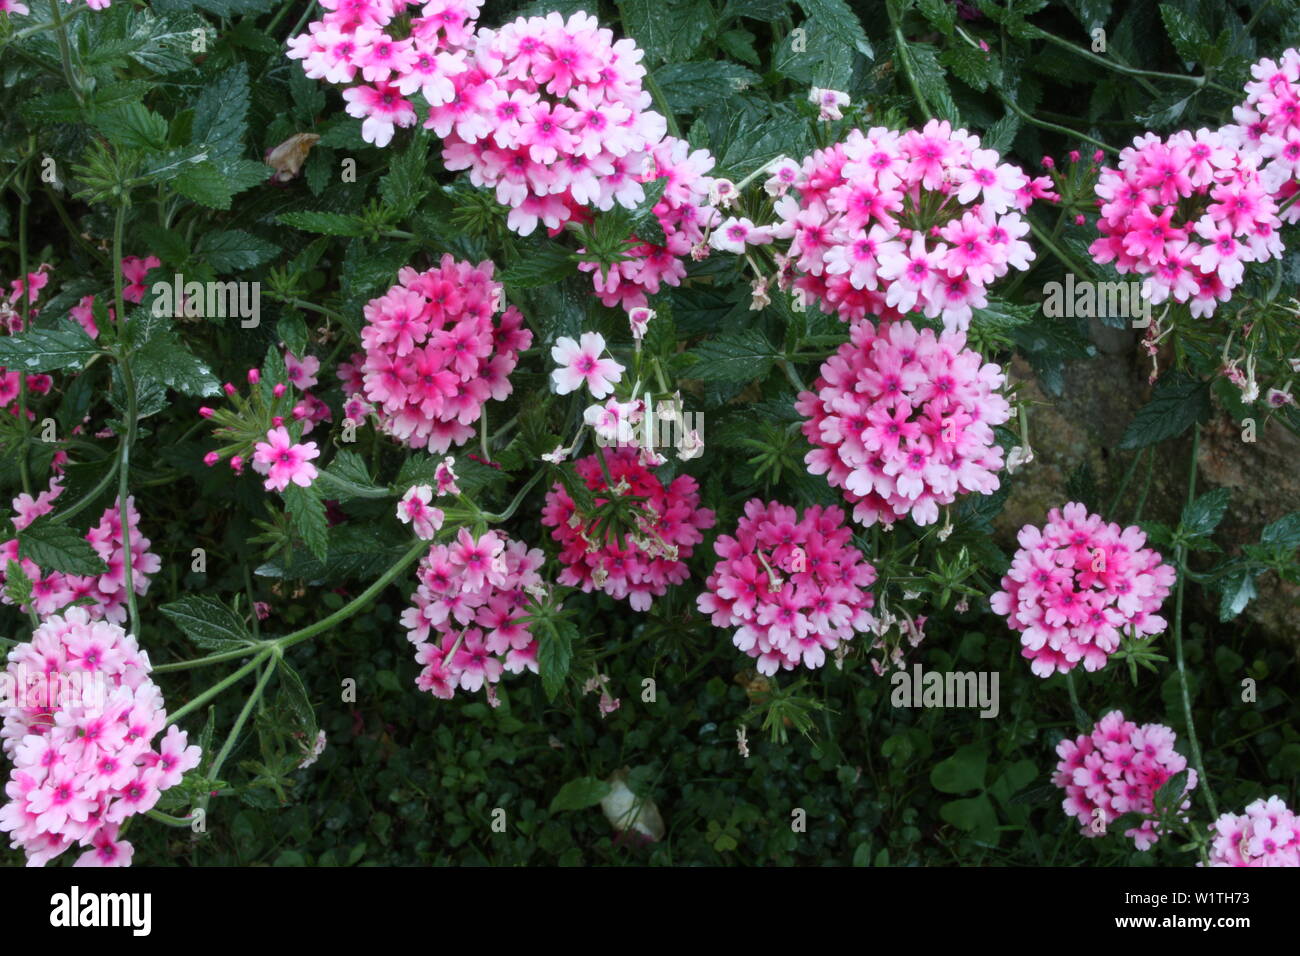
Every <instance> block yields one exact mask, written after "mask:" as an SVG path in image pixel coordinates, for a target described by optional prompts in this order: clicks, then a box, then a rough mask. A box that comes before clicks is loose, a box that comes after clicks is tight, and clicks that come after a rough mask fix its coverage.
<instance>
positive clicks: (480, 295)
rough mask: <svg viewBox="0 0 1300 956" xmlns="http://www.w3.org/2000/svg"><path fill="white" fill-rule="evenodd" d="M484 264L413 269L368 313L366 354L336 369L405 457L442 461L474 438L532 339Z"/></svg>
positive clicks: (446, 259)
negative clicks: (429, 455) (407, 450)
mask: <svg viewBox="0 0 1300 956" xmlns="http://www.w3.org/2000/svg"><path fill="white" fill-rule="evenodd" d="M492 270H493V266H492V263H491V262H481V263H479V264H478V265H477V266H474V265H470V264H469V263H468V262H458V261H456V260H454V259H453V258H452V257H451V256H450V255H445V256H443V257H442V262H441V264H440V265H438V266H435V267H433V268H431V269H428V270H426V271H424V272H416V271H415V270H414V269H412V268H410V267H406V268H403V269H402V270H401V271H400V272H398V274H397V278H398V284H397V285H395V286H393V287H392V288H391V289H389V290H388V291H387V292H386V293H384V294H383V295H382V296H380V297H379V298H377V299H372V300H371V301H370V302H369V303H368V304H367V305H366V307H365V319H366V324H365V327H364V328H363V329H362V330H361V344H362V345H363V346H365V353H364V354H362V353H358V354H356V355H354V356H353V357H352V361H351V363H350V364H349V363H343V364H341V365H340V366H339V376H340V377H341V378H342V379H343V383H344V391H345V392H346V393H347V394H348V397H349V399H357V398H359V399H362V400H363V401H364V402H366V403H368V405H369V406H370V407H371V408H372V409H373V411H374V414H375V415H376V417H377V418H378V420H379V425H380V427H381V429H382V430H383V431H385V432H387V433H388V434H390V435H392V436H393V437H394V438H397V439H398V440H399V441H401V442H403V443H405V444H407V445H409V446H410V447H412V448H427V449H428V450H429V451H432V452H438V453H439V454H441V453H442V452H445V451H446V450H447V449H448V448H449V447H451V446H452V445H453V444H455V445H461V444H464V443H465V442H466V441H467V440H469V439H470V438H471V437H472V436H473V435H474V429H473V427H472V425H473V424H474V422H476V421H478V419H479V416H480V415H482V413H483V405H484V404H485V403H486V402H487V400H488V399H489V398H492V399H496V400H497V401H501V400H502V399H504V398H505V397H506V396H508V395H509V394H510V392H511V386H510V380H509V375H510V373H511V372H513V371H514V369H515V365H516V364H517V363H518V361H519V352H520V351H521V350H523V349H526V348H528V346H529V344H530V343H531V342H532V340H533V334H532V333H531V332H529V331H528V330H527V329H525V328H524V327H523V324H524V318H523V315H521V314H520V312H519V310H518V309H516V308H515V307H514V306H510V307H509V308H508V309H506V310H505V313H504V314H502V315H501V316H500V317H499V318H496V319H495V321H494V319H493V316H495V315H496V313H498V312H500V311H501V309H502V308H503V306H504V289H503V287H502V285H501V283H499V282H496V281H494V280H493V279H492Z"/></svg>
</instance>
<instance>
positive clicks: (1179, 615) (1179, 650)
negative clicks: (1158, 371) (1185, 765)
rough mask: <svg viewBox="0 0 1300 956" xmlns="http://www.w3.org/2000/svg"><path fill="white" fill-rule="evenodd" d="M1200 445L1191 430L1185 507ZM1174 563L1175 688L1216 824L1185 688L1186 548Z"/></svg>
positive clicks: (1196, 432)
mask: <svg viewBox="0 0 1300 956" xmlns="http://www.w3.org/2000/svg"><path fill="white" fill-rule="evenodd" d="M1200 445H1201V426H1200V425H1199V424H1197V425H1194V426H1193V431H1192V461H1191V464H1190V465H1189V466H1188V469H1187V504H1188V505H1191V503H1192V501H1193V500H1194V499H1195V498H1196V458H1197V454H1198V453H1199V451H1200ZM1174 562H1175V564H1176V565H1177V567H1178V583H1177V585H1176V588H1177V590H1176V591H1175V592H1174V650H1175V654H1176V659H1177V664H1178V686H1179V688H1180V689H1181V692H1182V698H1183V720H1184V721H1185V722H1186V724H1187V739H1188V742H1189V743H1190V744H1191V748H1192V766H1194V767H1195V768H1196V776H1197V783H1198V785H1199V786H1198V789H1199V790H1200V791H1201V794H1202V796H1203V797H1204V799H1205V804H1206V806H1207V807H1208V808H1209V810H1210V818H1211V819H1213V820H1217V819H1218V818H1219V808H1218V804H1217V802H1216V801H1215V799H1214V791H1213V790H1212V789H1211V788H1210V778H1209V776H1207V775H1206V773H1205V763H1204V761H1203V760H1202V759H1201V742H1200V740H1198V739H1197V736H1196V724H1195V722H1194V721H1193V720H1192V695H1191V692H1190V691H1189V690H1188V688H1187V666H1186V664H1185V662H1184V659H1183V590H1184V586H1185V585H1186V582H1187V575H1186V562H1187V548H1186V546H1185V545H1182V544H1180V545H1178V547H1177V548H1175V549H1174Z"/></svg>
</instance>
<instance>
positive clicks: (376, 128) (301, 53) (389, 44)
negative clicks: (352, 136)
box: [287, 0, 483, 146]
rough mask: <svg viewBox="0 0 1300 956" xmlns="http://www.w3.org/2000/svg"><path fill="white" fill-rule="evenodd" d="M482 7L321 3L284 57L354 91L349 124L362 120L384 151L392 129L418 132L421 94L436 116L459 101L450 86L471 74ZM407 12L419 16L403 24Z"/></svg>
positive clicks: (356, 0) (396, 0) (438, 0)
mask: <svg viewBox="0 0 1300 956" xmlns="http://www.w3.org/2000/svg"><path fill="white" fill-rule="evenodd" d="M482 5H483V4H482V0H428V2H427V3H423V4H421V3H410V2H408V0H322V2H321V6H322V7H324V8H325V10H326V12H325V14H324V15H323V16H322V17H321V18H320V19H319V20H315V21H313V22H312V23H310V24H308V26H307V32H306V33H302V34H299V35H298V36H296V37H293V38H291V39H290V40H289V43H288V47H289V51H288V53H287V56H288V57H289V58H290V59H293V60H302V67H303V70H305V71H306V73H307V76H309V77H311V78H312V79H314V80H321V79H323V80H326V81H327V82H330V83H339V84H344V83H351V82H353V81H354V80H356V79H357V74H358V73H359V74H361V81H362V82H360V83H358V84H357V85H356V86H350V87H348V88H347V89H345V90H344V91H343V99H344V100H346V101H347V104H348V105H347V111H348V115H349V116H355V117H356V118H358V119H360V120H362V121H363V122H362V124H361V135H362V138H364V139H365V141H366V142H367V143H374V144H375V145H376V146H387V145H388V144H389V142H390V141H391V140H392V138H393V130H394V128H395V127H399V126H400V127H407V126H414V125H415V121H416V114H415V105H414V104H413V103H412V102H411V101H410V100H409V99H408V97H410V96H413V95H415V94H416V93H419V94H420V95H421V96H423V97H424V100H425V102H426V103H428V104H429V105H430V106H432V107H434V108H435V109H436V108H439V107H443V106H446V105H447V104H449V103H452V102H453V101H455V100H457V99H458V91H457V88H456V86H455V85H453V81H455V80H456V79H457V78H458V77H463V76H464V74H465V73H466V70H467V65H466V62H465V50H466V47H468V46H469V45H470V44H471V41H472V39H473V35H474V24H475V20H476V19H477V17H478V11H479V7H481V6H482ZM408 7H419V8H420V13H419V15H418V16H411V17H410V18H409V21H408V22H407V23H401V22H399V20H400V18H401V17H403V16H405V15H406V14H407V8H408Z"/></svg>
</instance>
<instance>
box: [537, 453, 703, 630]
mask: <svg viewBox="0 0 1300 956" xmlns="http://www.w3.org/2000/svg"><path fill="white" fill-rule="evenodd" d="M596 454H597V455H604V457H605V467H604V468H602V467H601V463H600V460H599V459H598V458H597V457H596V455H589V456H588V457H586V458H582V459H580V460H578V461H576V462H574V465H573V468H574V471H576V472H577V473H578V477H579V478H580V479H582V480H583V481H584V482H586V485H587V488H588V489H589V490H590V491H591V492H592V497H593V499H594V501H595V504H596V505H597V506H600V505H602V504H604V503H605V502H606V501H608V500H609V496H610V495H611V494H613V495H615V496H623V495H633V496H636V497H639V498H641V499H643V500H642V501H640V502H638V507H639V508H640V509H642V511H643V512H644V514H643V516H642V517H641V518H640V519H638V521H637V528H636V530H635V531H633V532H631V533H627V534H623V535H615V534H613V533H610V534H606V531H608V530H609V529H608V528H606V527H604V526H601V527H599V528H597V526H596V519H595V518H593V517H592V516H589V515H583V514H580V513H579V511H578V507H577V505H576V504H574V501H573V498H572V497H570V496H569V493H568V492H567V491H566V490H565V489H564V486H563V485H560V484H558V483H557V484H556V485H554V486H553V487H552V488H551V490H550V491H548V492H547V493H546V504H545V505H544V507H543V508H542V525H543V526H544V527H547V528H550V529H551V537H552V538H554V539H555V540H556V541H558V542H559V543H560V553H559V554H558V555H557V558H558V560H559V562H560V564H561V565H563V567H562V569H561V571H560V574H559V579H558V580H559V582H560V583H561V584H564V585H567V586H569V587H580V588H582V590H583V591H586V592H591V591H604V592H605V593H606V594H608V595H609V596H610V597H612V598H615V599H616V600H623V599H624V598H627V600H628V603H629V604H631V605H632V607H633V608H634V609H635V610H637V611H646V610H649V609H650V600H651V598H652V597H662V596H663V595H664V594H666V593H667V592H668V585H670V584H681V583H682V582H683V581H685V580H686V579H687V578H688V577H689V576H690V571H689V570H688V569H687V567H686V561H687V560H689V559H690V557H691V555H692V554H694V553H695V546H696V545H697V544H699V543H700V542H701V541H703V540H704V536H703V535H702V534H701V532H702V531H704V530H706V529H708V528H712V527H713V521H714V515H713V512H712V511H711V510H710V509H708V508H701V507H700V492H699V484H698V483H697V482H696V481H695V479H694V478H692V477H691V476H690V475H678V476H677V477H676V478H674V479H673V480H672V481H671V482H670V483H669V484H667V485H665V484H664V483H663V482H662V481H660V479H659V477H658V476H657V475H656V474H655V473H654V472H653V471H652V470H651V469H650V468H647V467H646V465H645V464H644V463H643V462H642V461H641V456H640V453H639V452H638V450H637V449H636V448H631V447H620V448H604V449H601V450H600V451H598V452H597V453H596ZM606 469H608V472H609V477H610V479H611V480H612V481H613V487H612V488H611V487H610V484H609V482H608V481H606V479H605V470H606Z"/></svg>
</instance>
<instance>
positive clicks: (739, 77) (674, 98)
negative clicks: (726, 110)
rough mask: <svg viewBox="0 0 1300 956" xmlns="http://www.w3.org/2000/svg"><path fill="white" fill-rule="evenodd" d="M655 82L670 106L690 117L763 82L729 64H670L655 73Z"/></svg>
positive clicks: (748, 72)
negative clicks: (699, 109) (692, 113)
mask: <svg viewBox="0 0 1300 956" xmlns="http://www.w3.org/2000/svg"><path fill="white" fill-rule="evenodd" d="M654 76H655V82H656V83H658V84H659V89H660V90H662V91H663V94H664V98H665V99H667V100H668V105H669V106H671V107H672V108H673V111H674V112H677V113H690V112H693V111H694V110H696V109H698V108H699V107H701V106H706V105H708V104H709V103H712V102H714V101H716V100H717V99H718V98H719V97H723V98H725V97H727V96H730V95H731V94H733V93H739V92H741V91H743V90H745V89H748V88H749V87H751V86H756V85H757V84H759V83H761V82H762V79H761V77H759V75H758V74H757V73H755V72H754V71H753V70H750V69H746V68H745V67H743V66H741V65H740V64H738V63H727V62H726V61H725V60H708V61H700V62H696V63H669V64H668V65H667V66H662V67H660V68H659V69H658V70H656V71H655V74H654Z"/></svg>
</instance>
